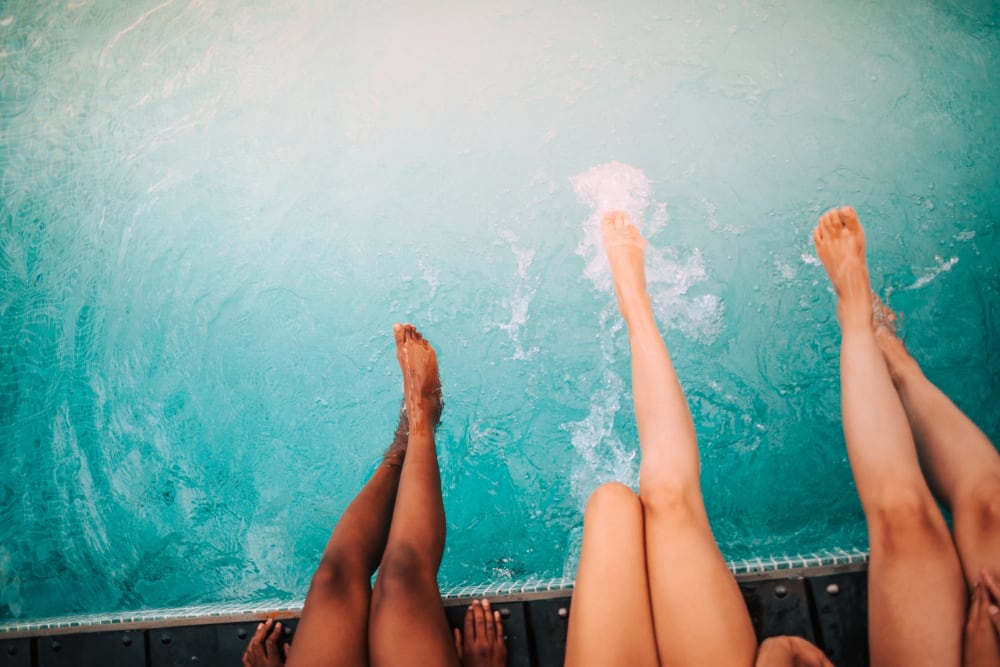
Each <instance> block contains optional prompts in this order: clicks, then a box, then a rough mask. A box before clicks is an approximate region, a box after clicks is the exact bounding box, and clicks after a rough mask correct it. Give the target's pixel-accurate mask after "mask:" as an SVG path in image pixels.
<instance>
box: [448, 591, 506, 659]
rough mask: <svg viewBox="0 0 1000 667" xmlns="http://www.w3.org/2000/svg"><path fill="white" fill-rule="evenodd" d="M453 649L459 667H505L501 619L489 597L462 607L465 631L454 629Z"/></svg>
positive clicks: (504, 647) (504, 646)
mask: <svg viewBox="0 0 1000 667" xmlns="http://www.w3.org/2000/svg"><path fill="white" fill-rule="evenodd" d="M455 650H456V651H458V658H459V660H461V661H462V665H463V667H505V665H506V664H507V644H505V643H504V636H503V622H502V621H501V620H500V612H499V611H493V610H492V609H490V601H489V600H485V599H484V600H483V601H482V603H480V602H479V600H473V601H472V604H470V605H469V608H468V609H466V610H465V630H464V631H462V630H459V629H458V628H455Z"/></svg>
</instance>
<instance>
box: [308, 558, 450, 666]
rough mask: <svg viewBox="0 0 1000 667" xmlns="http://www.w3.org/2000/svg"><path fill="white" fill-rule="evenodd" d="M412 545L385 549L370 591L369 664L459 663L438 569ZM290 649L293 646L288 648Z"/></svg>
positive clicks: (431, 664)
mask: <svg viewBox="0 0 1000 667" xmlns="http://www.w3.org/2000/svg"><path fill="white" fill-rule="evenodd" d="M415 554H416V552H415V551H411V550H408V549H406V548H405V547H403V548H397V549H396V550H395V553H390V552H388V551H387V552H386V555H385V557H384V558H383V560H382V568H381V570H380V571H379V574H378V578H377V579H376V581H375V590H374V591H373V593H372V608H371V619H370V623H369V626H370V629H369V634H368V651H369V654H370V656H371V664H372V665H373V666H374V667H395V666H397V665H422V666H426V667H459V660H458V653H457V652H456V650H455V640H454V638H453V637H452V634H451V629H450V628H449V627H448V619H447V617H446V616H445V614H444V605H443V604H442V603H441V592H440V591H439V590H438V586H437V571H436V568H434V566H433V565H432V564H431V563H428V562H422V560H421V559H420V558H419V557H417V556H416V555H415ZM293 651H294V649H293Z"/></svg>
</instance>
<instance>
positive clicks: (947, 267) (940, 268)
mask: <svg viewBox="0 0 1000 667" xmlns="http://www.w3.org/2000/svg"><path fill="white" fill-rule="evenodd" d="M934 261H936V262H937V266H934V267H932V268H930V269H928V270H927V272H926V273H924V275H922V276H920V277H919V278H917V280H916V282H914V283H913V284H912V285H910V286H909V287H904V288H903V289H908V290H909V289H920V288H921V287H923V286H924V285H926V284H927V283H929V282H931V281H932V280H934V279H935V278H937V277H938V276H939V275H941V274H942V273H944V272H946V271H951V267H953V266H955V265H956V264H957V263H958V257H952V258H951V259H949V260H944V259H942V258H941V257H935V258H934Z"/></svg>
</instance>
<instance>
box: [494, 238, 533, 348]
mask: <svg viewBox="0 0 1000 667" xmlns="http://www.w3.org/2000/svg"><path fill="white" fill-rule="evenodd" d="M500 238H501V239H503V240H504V241H505V242H506V243H507V245H508V247H509V248H510V251H511V252H512V253H513V254H514V259H515V261H516V262H517V278H518V279H517V281H516V284H515V286H514V293H513V294H511V295H510V296H509V297H508V298H505V299H504V300H503V302H502V305H503V307H504V308H506V309H507V310H508V311H509V312H510V319H509V320H508V321H507V322H499V323H497V324H496V327H497V328H499V329H501V330H503V331H504V332H506V333H507V336H508V337H509V338H510V340H511V342H512V343H514V354H513V356H512V357H511V358H512V359H517V360H524V359H530V358H531V357H532V355H534V353H536V352H538V347H531V348H529V349H527V350H525V349H524V346H523V345H522V343H521V329H522V328H523V327H524V325H525V324H527V322H528V307H529V306H530V305H531V300H532V299H533V298H534V297H535V291H536V288H535V287H534V286H533V284H532V283H531V282H530V281H529V279H528V268H529V267H531V262H532V261H534V259H535V251H534V249H532V248H521V247H519V246H518V245H517V242H518V239H517V235H516V234H514V233H513V232H511V231H503V232H501V233H500Z"/></svg>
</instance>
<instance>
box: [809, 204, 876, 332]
mask: <svg viewBox="0 0 1000 667" xmlns="http://www.w3.org/2000/svg"><path fill="white" fill-rule="evenodd" d="M813 241H814V242H815V243H816V254H817V255H819V258H820V261H822V262H823V266H824V267H825V268H826V273H827V275H828V276H829V277H830V282H831V283H833V289H834V290H836V292H837V318H838V319H839V320H840V326H841V328H842V329H845V330H848V329H849V330H858V329H859V328H864V329H865V330H867V329H868V328H869V327H871V322H872V298H871V293H872V290H871V282H870V281H869V279H868V265H867V264H866V263H865V233H864V231H863V230H862V229H861V222H860V221H859V220H858V214H857V213H855V212H854V209H853V208H851V207H850V206H844V207H842V208H839V209H836V208H834V209H830V210H829V211H827V212H826V213H824V214H823V216H822V217H820V219H819V222H818V223H817V225H816V229H815V230H814V231H813Z"/></svg>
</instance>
